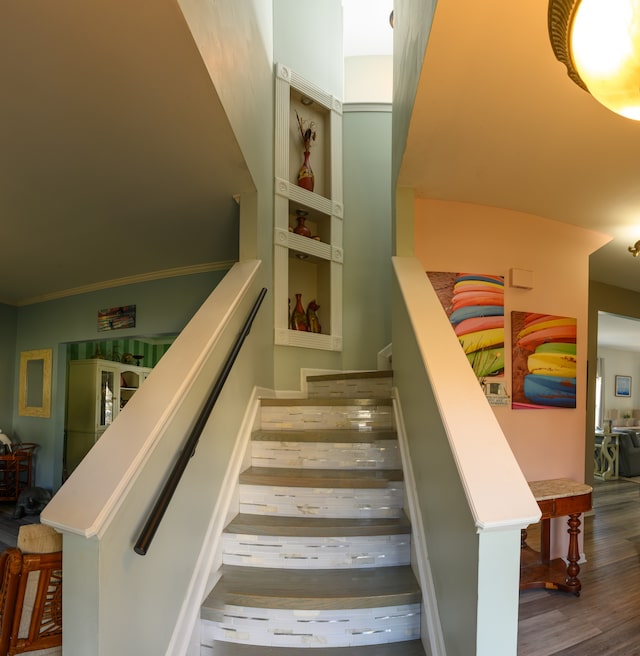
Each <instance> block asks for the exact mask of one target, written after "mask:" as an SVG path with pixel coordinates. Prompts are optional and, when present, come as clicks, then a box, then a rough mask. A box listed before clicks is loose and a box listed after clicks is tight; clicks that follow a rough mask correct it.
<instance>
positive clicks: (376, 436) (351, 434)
mask: <svg viewBox="0 0 640 656" xmlns="http://www.w3.org/2000/svg"><path fill="white" fill-rule="evenodd" d="M251 439H252V440H253V441H255V442H320V443H332V442H334V443H337V444H360V443H365V444H366V443H371V442H382V441H396V442H397V440H398V432H397V431H396V430H395V429H393V428H374V429H371V430H358V429H355V428H318V429H315V428H312V429H303V428H297V429H288V428H283V429H268V428H261V429H258V430H256V431H254V432H253V433H252V435H251Z"/></svg>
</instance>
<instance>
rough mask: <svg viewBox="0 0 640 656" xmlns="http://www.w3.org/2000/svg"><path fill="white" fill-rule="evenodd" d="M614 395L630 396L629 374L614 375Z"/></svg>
mask: <svg viewBox="0 0 640 656" xmlns="http://www.w3.org/2000/svg"><path fill="white" fill-rule="evenodd" d="M616 396H627V397H629V396H631V376H616Z"/></svg>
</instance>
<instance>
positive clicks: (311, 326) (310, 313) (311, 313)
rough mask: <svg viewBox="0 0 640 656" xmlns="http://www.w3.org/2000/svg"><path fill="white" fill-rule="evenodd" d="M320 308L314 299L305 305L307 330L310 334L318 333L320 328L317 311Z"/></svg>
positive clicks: (320, 330)
mask: <svg viewBox="0 0 640 656" xmlns="http://www.w3.org/2000/svg"><path fill="white" fill-rule="evenodd" d="M319 309H320V306H319V305H318V304H317V303H316V299H315V298H314V299H313V301H311V302H310V303H309V305H307V330H308V331H309V332H310V333H320V332H322V328H321V326H320V321H319V320H318V310H319Z"/></svg>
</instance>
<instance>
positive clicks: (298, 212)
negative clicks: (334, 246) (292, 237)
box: [289, 202, 331, 244]
mask: <svg viewBox="0 0 640 656" xmlns="http://www.w3.org/2000/svg"><path fill="white" fill-rule="evenodd" d="M301 223H302V225H304V226H305V227H306V228H308V229H309V233H310V235H309V237H308V238H309V239H315V240H317V241H321V242H324V243H325V244H330V243H331V217H330V216H329V215H328V214H324V213H322V212H318V211H317V210H315V209H313V208H310V207H306V206H304V205H301V204H300V203H293V202H289V231H290V232H293V233H294V234H295V231H296V229H297V228H298V227H299V226H300V224H301Z"/></svg>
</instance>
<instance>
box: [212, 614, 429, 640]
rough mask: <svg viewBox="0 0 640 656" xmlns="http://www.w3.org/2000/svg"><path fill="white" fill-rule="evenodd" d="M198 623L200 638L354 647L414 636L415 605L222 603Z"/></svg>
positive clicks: (416, 626)
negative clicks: (321, 607)
mask: <svg viewBox="0 0 640 656" xmlns="http://www.w3.org/2000/svg"><path fill="white" fill-rule="evenodd" d="M213 614H214V615H219V619H218V617H216V619H215V620H211V619H206V620H203V622H202V636H201V637H202V643H203V645H205V646H211V645H212V643H213V641H214V640H223V641H226V642H234V643H243V644H248V645H263V646H278V647H357V646H363V645H372V644H380V643H390V642H400V641H404V640H414V639H417V638H419V637H420V604H407V605H403V606H390V607H382V608H354V609H347V610H318V611H299V610H282V609H265V608H244V607H241V606H225V607H224V608H223V609H220V610H219V611H218V612H214V613H213Z"/></svg>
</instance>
